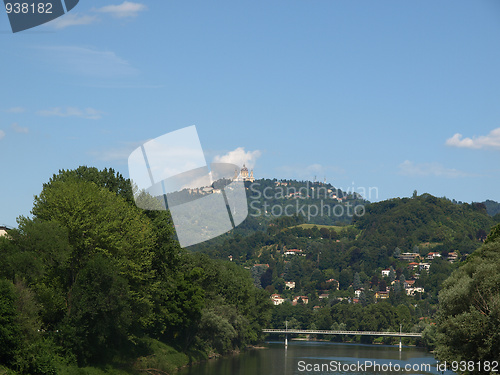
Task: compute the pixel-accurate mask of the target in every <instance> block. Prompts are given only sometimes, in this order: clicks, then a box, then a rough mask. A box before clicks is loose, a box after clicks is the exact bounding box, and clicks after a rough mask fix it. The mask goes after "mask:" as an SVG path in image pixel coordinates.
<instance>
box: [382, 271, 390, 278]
mask: <svg viewBox="0 0 500 375" xmlns="http://www.w3.org/2000/svg"><path fill="white" fill-rule="evenodd" d="M390 273H391V270H382V277H389V274H390Z"/></svg>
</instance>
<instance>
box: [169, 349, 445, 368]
mask: <svg viewBox="0 0 500 375" xmlns="http://www.w3.org/2000/svg"><path fill="white" fill-rule="evenodd" d="M266 347H267V348H266V349H256V350H250V351H248V352H245V353H242V354H239V355H236V356H232V357H229V358H223V359H217V360H211V361H208V362H205V363H202V364H199V365H195V366H192V367H190V368H186V369H183V370H181V371H179V373H178V374H179V375H292V374H294V375H313V374H314V375H323V374H346V375H347V374H349V375H360V374H442V372H441V371H437V369H436V360H435V359H434V357H433V356H432V354H430V353H428V352H427V351H425V350H423V349H419V348H410V347H403V350H402V351H401V352H400V351H399V348H397V347H394V346H385V345H357V344H340V343H327V342H303V341H293V342H289V345H288V349H286V350H285V348H284V344H283V343H282V342H270V343H268V344H266ZM369 363H371V364H372V367H369V366H366V367H358V364H359V365H365V364H369ZM405 365H410V366H415V369H416V371H405ZM422 365H431V368H430V371H429V370H428V369H426V368H425V367H424V368H423V370H421V368H422V367H421V366H422ZM374 366H377V368H374ZM397 366H400V368H401V370H400V371H397ZM417 368H418V369H417ZM391 369H392V371H391ZM444 374H446V375H451V374H453V373H452V372H445V373H444Z"/></svg>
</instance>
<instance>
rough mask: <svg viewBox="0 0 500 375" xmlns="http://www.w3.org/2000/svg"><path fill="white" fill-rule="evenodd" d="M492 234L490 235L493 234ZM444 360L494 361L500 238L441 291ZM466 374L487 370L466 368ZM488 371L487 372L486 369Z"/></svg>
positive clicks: (498, 340) (499, 318)
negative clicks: (467, 369) (469, 369)
mask: <svg viewBox="0 0 500 375" xmlns="http://www.w3.org/2000/svg"><path fill="white" fill-rule="evenodd" d="M490 235H491V234H490ZM436 352H437V356H438V358H439V359H440V360H441V361H445V360H446V361H462V360H463V361H474V362H476V363H477V361H481V362H482V363H484V362H485V361H494V360H498V353H500V241H499V240H498V239H497V240H490V241H488V243H487V244H485V245H483V246H482V247H481V248H480V249H479V250H477V251H476V252H475V253H474V254H472V255H471V256H470V257H469V259H468V261H467V263H465V264H463V265H462V266H461V267H460V268H459V269H458V270H456V271H454V272H453V273H452V275H451V276H450V277H449V278H448V279H447V280H446V281H445V282H444V284H443V288H442V290H441V292H440V293H439V313H438V336H437V345H436ZM466 373H467V374H469V373H470V374H479V373H484V372H479V371H477V368H476V371H467V372H466ZM486 373H488V371H487V372H486Z"/></svg>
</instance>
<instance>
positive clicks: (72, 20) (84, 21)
mask: <svg viewBox="0 0 500 375" xmlns="http://www.w3.org/2000/svg"><path fill="white" fill-rule="evenodd" d="M97 20H98V18H97V17H96V16H89V15H80V14H79V13H68V14H66V15H64V16H63V17H59V18H56V19H55V20H53V21H51V22H50V23H49V24H48V25H50V26H52V27H54V28H55V29H58V30H60V29H65V28H66V27H69V26H79V25H90V24H91V23H94V22H96V21H97Z"/></svg>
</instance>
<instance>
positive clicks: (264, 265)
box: [254, 264, 269, 268]
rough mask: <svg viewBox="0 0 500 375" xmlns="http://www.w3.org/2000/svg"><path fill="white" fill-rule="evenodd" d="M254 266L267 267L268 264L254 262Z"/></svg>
mask: <svg viewBox="0 0 500 375" xmlns="http://www.w3.org/2000/svg"><path fill="white" fill-rule="evenodd" d="M254 267H265V268H269V264H254Z"/></svg>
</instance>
